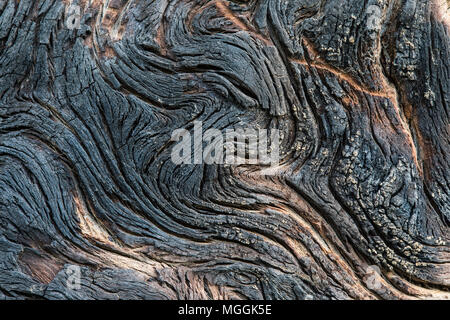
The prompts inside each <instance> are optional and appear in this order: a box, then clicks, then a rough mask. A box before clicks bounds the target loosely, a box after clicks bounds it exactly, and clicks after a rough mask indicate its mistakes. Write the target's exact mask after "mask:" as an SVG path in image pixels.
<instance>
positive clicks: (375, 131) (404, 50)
mask: <svg viewBox="0 0 450 320" xmlns="http://www.w3.org/2000/svg"><path fill="white" fill-rule="evenodd" d="M71 4H72V5H73V4H78V5H79V6H80V7H81V13H82V19H81V27H80V29H74V30H71V29H69V28H67V27H66V19H67V14H66V8H67V7H68V6H69V5H71ZM447 8H448V5H447V2H446V0H433V1H428V0H248V1H244V0H241V1H237V0H236V1H225V0H212V1H209V0H153V1H152V0H146V1H145V0H93V1H88V0H79V1H77V0H73V2H72V0H65V1H61V0H20V1H19V0H0V298H38V299H39V298H56V299H63V298H69V299H77V298H83V299H86V298H113V299H115V298H124V299H132V298H137V299H141V298H143V299H167V298H168V299H177V298H179V299H184V298H194V299H231V298H238V299H240V298H250V299H261V298H265V299H304V298H309V299H310V298H315V299H370V298H380V299H395V298H400V299H409V298H441V299H448V298H449V295H450V294H449V290H450V242H449V241H450V232H449V223H450V165H449V164H450V162H449V157H450V152H449V151H450V145H449V144H450V140H449V131H450V126H449V119H450V118H449V113H450V109H449V100H450V81H449V80H450V62H449V60H450V40H449V39H450V38H449V29H450V19H449V15H448V11H447V10H448V9H447ZM377 13H379V14H378V15H377ZM194 120H199V121H202V122H203V125H204V130H206V129H207V128H208V127H210V128H219V129H222V130H225V129H227V128H233V127H236V126H244V127H257V128H279V129H280V130H282V133H283V139H282V145H281V151H282V156H283V157H282V161H281V163H280V165H279V166H278V167H276V170H275V173H274V174H272V175H270V176H269V175H265V174H263V173H261V170H263V169H264V168H263V167H261V166H255V165H252V166H249V165H241V166H222V165H178V166H177V165H175V164H174V163H173V162H172V161H171V159H170V152H171V149H172V148H173V143H171V142H170V138H171V133H172V131H173V130H175V129H178V128H187V129H192V123H193V121H194ZM373 265H377V266H378V267H379V268H380V269H381V274H375V277H376V279H373V277H374V275H373V274H372V275H370V277H372V278H371V279H370V281H376V285H373V283H372V285H370V283H369V282H370V281H369V282H368V281H367V276H368V273H367V266H373ZM73 266H80V267H81V288H79V289H73V288H69V287H68V286H67V285H66V282H67V279H68V277H69V273H68V272H66V271H67V270H68V269H70V268H71V267H73Z"/></svg>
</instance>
